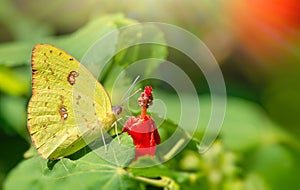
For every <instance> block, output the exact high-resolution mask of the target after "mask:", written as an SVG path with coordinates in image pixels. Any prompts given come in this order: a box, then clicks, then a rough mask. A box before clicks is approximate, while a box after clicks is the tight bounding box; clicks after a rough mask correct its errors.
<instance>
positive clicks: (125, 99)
mask: <svg viewBox="0 0 300 190" xmlns="http://www.w3.org/2000/svg"><path fill="white" fill-rule="evenodd" d="M141 90H142V89H141V88H139V89H137V90H136V91H135V92H134V93H133V94H131V95H130V96H127V97H126V98H123V100H122V102H121V105H123V104H124V103H125V102H126V101H128V100H129V99H130V98H131V97H132V96H134V95H136V94H137V93H138V92H140V91H141Z"/></svg>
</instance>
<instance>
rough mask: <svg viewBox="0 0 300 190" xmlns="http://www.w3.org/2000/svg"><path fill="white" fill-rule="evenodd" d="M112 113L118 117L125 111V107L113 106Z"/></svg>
mask: <svg viewBox="0 0 300 190" xmlns="http://www.w3.org/2000/svg"><path fill="white" fill-rule="evenodd" d="M112 111H113V112H114V113H115V114H116V115H120V114H121V113H122V111H123V107H122V106H113V107H112Z"/></svg>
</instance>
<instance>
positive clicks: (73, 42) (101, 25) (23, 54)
mask: <svg viewBox="0 0 300 190" xmlns="http://www.w3.org/2000/svg"><path fill="white" fill-rule="evenodd" d="M115 23H117V24H118V25H121V24H120V23H124V24H126V23H128V24H129V23H131V21H128V19H126V18H124V17H123V16H122V15H120V14H116V15H108V16H105V17H100V18H97V19H94V20H91V21H90V22H89V23H87V24H86V25H85V26H84V27H82V28H80V29H79V30H78V31H76V32H74V33H72V34H69V35H65V36H59V37H43V38H40V39H35V40H32V41H26V42H11V43H3V44H0V64H5V65H9V66H16V65H23V64H29V63H30V57H31V50H32V48H33V47H34V45H35V44H37V43H49V44H52V45H55V46H57V47H59V48H62V49H63V50H65V51H67V52H68V53H70V54H71V55H73V56H74V57H76V58H77V59H78V60H80V59H81V58H82V56H83V55H84V53H85V52H86V51H87V50H88V48H89V47H91V46H92V45H93V44H94V43H95V42H96V41H97V40H99V39H100V38H102V37H103V36H104V35H106V34H107V33H109V32H111V31H114V30H116V29H117V25H116V24H115Z"/></svg>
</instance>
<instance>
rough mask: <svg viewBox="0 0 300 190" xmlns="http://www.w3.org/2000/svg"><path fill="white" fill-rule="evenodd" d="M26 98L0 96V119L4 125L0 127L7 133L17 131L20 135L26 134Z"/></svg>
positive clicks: (24, 135) (25, 135)
mask: <svg viewBox="0 0 300 190" xmlns="http://www.w3.org/2000/svg"><path fill="white" fill-rule="evenodd" d="M26 103H27V102H26V100H25V99H24V98H22V97H15V96H5V95H2V96H1V98H0V104H1V107H0V112H1V115H0V116H1V117H2V118H1V119H2V121H3V122H5V125H3V127H2V126H1V128H3V130H4V131H5V132H7V133H8V134H14V133H17V134H19V135H20V136H22V137H24V138H25V139H26V137H27V136H28V133H27V128H26V127H24V126H26Z"/></svg>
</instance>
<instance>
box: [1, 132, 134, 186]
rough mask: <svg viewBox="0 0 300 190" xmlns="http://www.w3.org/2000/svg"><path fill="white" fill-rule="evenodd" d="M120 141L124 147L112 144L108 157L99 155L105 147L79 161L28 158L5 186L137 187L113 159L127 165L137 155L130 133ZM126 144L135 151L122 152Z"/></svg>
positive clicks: (10, 176) (15, 170) (9, 176)
mask: <svg viewBox="0 0 300 190" xmlns="http://www.w3.org/2000/svg"><path fill="white" fill-rule="evenodd" d="M120 140H121V144H122V145H123V147H120V146H119V147H117V146H116V145H115V144H114V145H108V146H109V147H108V150H107V153H106V156H107V158H105V159H103V158H101V157H100V156H99V154H98V153H99V152H105V148H104V146H102V147H100V148H99V149H97V150H95V151H92V152H90V153H88V154H86V155H85V156H83V157H82V158H80V159H77V160H70V159H68V158H62V159H60V160H56V161H48V163H47V160H45V159H42V158H40V157H38V156H36V157H32V158H30V159H27V160H24V161H23V162H21V163H20V164H19V165H18V166H17V167H16V168H15V169H13V170H12V171H11V173H10V174H9V175H8V177H7V180H6V181H5V184H4V188H5V189H7V190H10V189H22V190H26V189H45V190H47V189H49V190H50V189H51V190H53V189H129V188H134V187H135V186H136V185H137V182H136V181H135V180H134V179H132V178H130V177H129V175H128V172H127V171H126V170H124V169H123V168H122V167H121V166H117V165H114V164H112V163H111V162H110V161H111V159H110V158H112V157H114V159H113V160H114V161H117V162H115V163H121V164H120V165H122V164H124V165H125V164H126V163H129V162H130V161H131V160H132V159H133V158H134V151H133V150H134V149H132V147H133V145H132V141H131V138H130V137H129V136H128V135H121V139H120ZM114 141H116V142H115V143H118V142H117V140H116V139H115V140H113V141H112V142H114ZM124 146H127V147H131V151H127V150H126V151H125V152H122V151H123V149H122V148H124ZM102 156H103V155H102ZM107 160H109V161H107ZM49 162H50V163H49ZM50 166H51V167H50ZM16 182H17V183H16Z"/></svg>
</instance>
